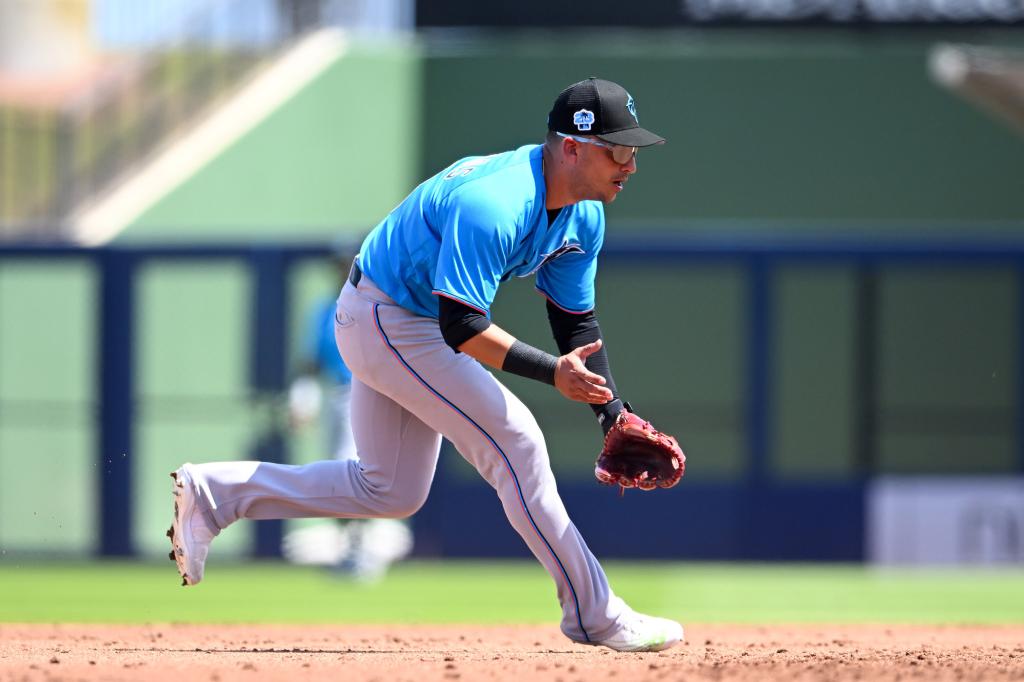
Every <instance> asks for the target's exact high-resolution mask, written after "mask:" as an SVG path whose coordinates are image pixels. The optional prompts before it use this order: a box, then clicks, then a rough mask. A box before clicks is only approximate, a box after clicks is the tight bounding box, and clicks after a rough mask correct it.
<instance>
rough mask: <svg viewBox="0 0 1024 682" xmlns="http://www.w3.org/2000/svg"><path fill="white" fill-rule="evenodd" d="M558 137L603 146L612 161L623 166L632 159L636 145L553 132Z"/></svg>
mask: <svg viewBox="0 0 1024 682" xmlns="http://www.w3.org/2000/svg"><path fill="white" fill-rule="evenodd" d="M555 134H556V135H558V136H559V137H567V138H569V139H570V140H576V141H577V142H582V143H583V144H592V145H594V146H595V147H604V148H605V149H609V150H611V153H612V161H614V162H615V163H617V164H619V165H620V166H625V165H626V164H627V163H629V162H630V161H632V160H633V157H635V156H636V147H624V146H623V145H621V144H611V143H609V142H601V141H600V140H592V139H590V138H589V137H577V136H576V135H566V134H565V133H555Z"/></svg>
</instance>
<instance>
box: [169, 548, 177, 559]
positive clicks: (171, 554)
mask: <svg viewBox="0 0 1024 682" xmlns="http://www.w3.org/2000/svg"><path fill="white" fill-rule="evenodd" d="M167 558H168V559H170V560H171V561H177V559H175V558H174V550H171V551H170V552H168V553H167Z"/></svg>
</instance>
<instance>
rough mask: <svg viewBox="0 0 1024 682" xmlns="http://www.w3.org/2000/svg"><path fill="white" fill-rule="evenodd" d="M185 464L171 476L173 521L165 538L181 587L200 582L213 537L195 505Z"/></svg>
mask: <svg viewBox="0 0 1024 682" xmlns="http://www.w3.org/2000/svg"><path fill="white" fill-rule="evenodd" d="M188 467H189V465H188V464H183V465H182V466H181V468H179V469H178V470H177V471H175V472H173V473H172V474H171V478H172V479H174V521H173V522H172V523H171V528H170V530H168V531H167V537H169V538H170V539H171V553H170V554H169V558H171V559H173V560H174V561H175V562H177V564H178V573H180V574H181V585H182V587H184V586H185V585H195V584H197V583H198V582H199V581H200V580H202V579H203V566H204V565H205V564H206V555H207V554H208V553H209V552H210V542H212V541H213V538H214V537H215V534H214V533H213V532H211V531H210V529H209V528H208V527H207V525H206V523H205V522H204V521H203V519H202V517H200V516H197V514H198V513H199V509H198V506H197V504H196V488H195V483H194V482H193V481H192V476H191V475H190V474H189V472H188Z"/></svg>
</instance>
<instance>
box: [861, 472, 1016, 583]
mask: <svg viewBox="0 0 1024 682" xmlns="http://www.w3.org/2000/svg"><path fill="white" fill-rule="evenodd" d="M866 495H867V500H866V509H865V512H866V528H865V532H866V535H867V537H866V538H865V544H866V550H867V551H866V554H867V559H868V560H869V561H870V562H871V563H874V564H888V565H892V564H896V565H1001V564H1012V565H1021V564H1024V478H1014V477H1009V476H1004V477H995V476H993V477H950V476H906V477H903V476H886V477H882V478H879V479H875V480H874V481H872V482H871V483H870V484H869V485H868V487H867V493H866Z"/></svg>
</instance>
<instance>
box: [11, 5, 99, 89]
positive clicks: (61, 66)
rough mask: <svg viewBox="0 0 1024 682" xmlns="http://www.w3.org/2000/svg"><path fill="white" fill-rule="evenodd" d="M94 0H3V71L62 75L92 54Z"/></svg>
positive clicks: (18, 74) (21, 74) (24, 75)
mask: <svg viewBox="0 0 1024 682" xmlns="http://www.w3.org/2000/svg"><path fill="white" fill-rule="evenodd" d="M91 5H92V2H91V0H0V73H4V74H5V75H7V76H13V77H17V78H40V77H47V76H55V75H60V74H62V73H66V72H68V71H74V70H77V69H79V68H81V66H82V64H84V63H88V62H89V61H90V60H91V59H92V58H93V47H92V41H91V38H90V30H89V17H90V10H91Z"/></svg>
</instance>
